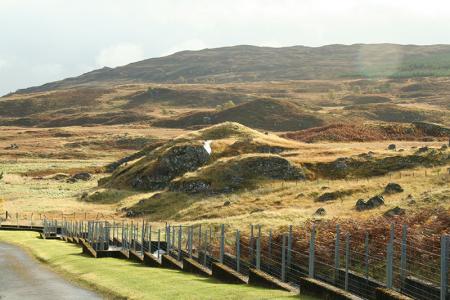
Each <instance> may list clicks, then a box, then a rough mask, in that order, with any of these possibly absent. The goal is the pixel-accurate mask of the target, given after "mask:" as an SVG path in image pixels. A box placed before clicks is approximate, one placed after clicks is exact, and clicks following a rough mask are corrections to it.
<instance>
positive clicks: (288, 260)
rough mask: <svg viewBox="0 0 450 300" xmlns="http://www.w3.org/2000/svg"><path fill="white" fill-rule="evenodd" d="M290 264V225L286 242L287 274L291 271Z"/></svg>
mask: <svg viewBox="0 0 450 300" xmlns="http://www.w3.org/2000/svg"><path fill="white" fill-rule="evenodd" d="M291 262H292V225H289V235H288V240H287V272H288V273H289V271H290V270H291Z"/></svg>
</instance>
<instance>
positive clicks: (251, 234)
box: [249, 224, 254, 264]
mask: <svg viewBox="0 0 450 300" xmlns="http://www.w3.org/2000/svg"><path fill="white" fill-rule="evenodd" d="M253 240H254V238H253V224H251V225H250V245H249V246H250V264H253V260H254V254H253V248H254V247H253Z"/></svg>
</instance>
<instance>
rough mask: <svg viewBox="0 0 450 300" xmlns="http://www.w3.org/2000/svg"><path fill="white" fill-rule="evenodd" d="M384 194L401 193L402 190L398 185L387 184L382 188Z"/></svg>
mask: <svg viewBox="0 0 450 300" xmlns="http://www.w3.org/2000/svg"><path fill="white" fill-rule="evenodd" d="M384 192H385V193H386V194H395V193H401V192H403V188H402V187H401V186H400V184H398V183H395V182H389V183H388V184H387V185H386V187H385V188H384Z"/></svg>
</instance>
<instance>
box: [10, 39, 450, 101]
mask: <svg viewBox="0 0 450 300" xmlns="http://www.w3.org/2000/svg"><path fill="white" fill-rule="evenodd" d="M448 75H450V46H448V45H431V46H415V45H396V44H354V45H327V46H322V47H305V46H293V47H282V48H270V47H256V46H246V45H242V46H233V47H222V48H213V49H204V50H199V51H182V52H178V53H175V54H172V55H169V56H164V57H159V58H151V59H147V60H143V61H139V62H135V63H132V64H129V65H126V66H122V67H117V68H107V67H105V68H103V69H98V70H94V71H92V72H89V73H86V74H83V75H81V76H78V77H73V78H67V79H64V80H61V81H56V82H51V83H47V84H44V85H42V86H39V87H33V88H28V89H23V90H20V91H18V92H19V93H28V92H34V91H49V90H53V89H60V88H67V87H72V86H79V85H98V84H103V83H112V82H113V83H142V82H165V83H167V82H178V83H185V82H189V83H211V82H216V83H224V82H242V81H243V82H249V81H270V80H299V79H336V78H343V77H344V78H349V77H351V78H361V77H363V78H365V77H369V78H370V77H417V76H419V77H420V76H448Z"/></svg>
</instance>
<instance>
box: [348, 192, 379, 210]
mask: <svg viewBox="0 0 450 300" xmlns="http://www.w3.org/2000/svg"><path fill="white" fill-rule="evenodd" d="M381 205H384V197H383V196H381V195H377V196H374V197H372V198H370V199H369V200H367V201H364V199H359V200H358V201H356V204H355V208H356V210H357V211H363V210H369V209H374V208H377V207H379V206H381Z"/></svg>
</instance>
